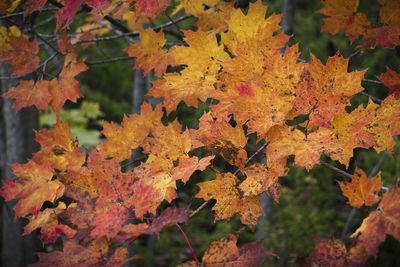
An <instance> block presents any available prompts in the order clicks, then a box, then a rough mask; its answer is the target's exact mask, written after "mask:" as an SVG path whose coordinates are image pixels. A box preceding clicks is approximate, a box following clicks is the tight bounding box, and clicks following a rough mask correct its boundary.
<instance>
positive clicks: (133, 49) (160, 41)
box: [124, 1, 175, 77]
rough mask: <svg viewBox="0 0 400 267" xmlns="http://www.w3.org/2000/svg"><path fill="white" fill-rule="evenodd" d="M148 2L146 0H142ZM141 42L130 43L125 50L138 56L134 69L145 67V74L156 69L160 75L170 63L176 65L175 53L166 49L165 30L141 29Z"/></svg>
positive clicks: (131, 55) (132, 55) (159, 75)
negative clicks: (172, 53)
mask: <svg viewBox="0 0 400 267" xmlns="http://www.w3.org/2000/svg"><path fill="white" fill-rule="evenodd" d="M142 2H146V1H142ZM139 37H140V43H137V44H130V45H129V46H128V47H127V48H125V50H124V51H125V52H126V53H128V55H129V56H130V57H136V58H137V59H136V60H135V66H134V69H143V70H144V72H143V75H146V74H147V73H149V72H150V71H151V70H152V69H154V74H155V75H156V76H158V77H161V75H162V74H163V73H164V72H165V71H166V69H167V67H168V65H175V60H174V57H173V55H171V54H170V53H168V50H167V49H164V48H163V47H164V45H165V42H166V40H165V39H164V32H162V31H160V32H155V31H153V29H151V28H150V29H148V30H143V29H141V30H139Z"/></svg>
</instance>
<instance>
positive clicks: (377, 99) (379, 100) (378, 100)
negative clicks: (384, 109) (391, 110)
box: [360, 92, 383, 103]
mask: <svg viewBox="0 0 400 267" xmlns="http://www.w3.org/2000/svg"><path fill="white" fill-rule="evenodd" d="M360 94H361V95H365V96H368V97H370V98H371V99H372V100H374V101H375V102H378V103H382V101H383V100H382V99H379V98H377V97H375V96H372V95H370V94H368V93H366V92H360Z"/></svg>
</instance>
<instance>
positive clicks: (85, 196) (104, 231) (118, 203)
mask: <svg viewBox="0 0 400 267" xmlns="http://www.w3.org/2000/svg"><path fill="white" fill-rule="evenodd" d="M107 157H108V155H107V154H106V153H105V152H104V151H96V150H93V151H91V152H90V153H89V157H88V162H87V167H82V168H81V169H79V170H77V171H76V172H68V173H66V174H64V175H62V181H63V183H64V184H65V185H67V189H66V192H65V194H66V195H67V196H68V197H70V198H72V199H74V200H76V201H77V202H78V205H77V207H76V208H75V209H69V210H68V211H67V212H68V214H70V220H71V221H72V222H74V223H76V222H79V223H76V224H77V225H80V226H81V227H82V228H85V227H87V228H90V236H91V237H94V238H96V237H97V238H99V237H101V236H103V235H107V236H108V237H109V238H111V237H114V236H116V235H117V234H118V231H119V230H120V228H121V227H122V224H123V223H124V222H125V221H126V219H127V216H128V209H126V208H124V207H123V206H125V207H130V206H132V198H133V192H132V187H133V185H134V183H135V181H136V180H137V178H136V177H134V176H133V175H132V173H122V172H121V167H120V165H119V162H118V161H117V160H116V159H108V160H106V158H107ZM80 210H82V211H84V210H86V211H85V212H84V213H82V212H80ZM104 218H109V219H107V220H105V219H104ZM85 225H87V226H85Z"/></svg>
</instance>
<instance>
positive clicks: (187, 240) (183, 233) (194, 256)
mask: <svg viewBox="0 0 400 267" xmlns="http://www.w3.org/2000/svg"><path fill="white" fill-rule="evenodd" d="M175 225H176V226H177V227H178V228H179V230H181V233H182V235H183V237H184V238H185V240H186V243H187V244H188V246H189V248H190V251H191V252H192V255H193V258H194V260H195V261H196V262H198V263H199V260H198V259H197V257H196V254H194V251H193V248H192V246H191V245H190V242H189V239H188V238H187V236H186V234H185V232H184V231H183V229H182V228H181V227H180V226H179V224H178V223H175Z"/></svg>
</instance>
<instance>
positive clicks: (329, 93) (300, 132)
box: [0, 0, 400, 266]
mask: <svg viewBox="0 0 400 267" xmlns="http://www.w3.org/2000/svg"><path fill="white" fill-rule="evenodd" d="M49 2H52V4H54V5H56V6H57V7H58V8H59V9H58V11H57V12H56V14H55V19H56V24H55V25H54V28H55V32H56V34H55V35H54V36H55V37H56V38H55V39H54V40H53V41H54V42H56V43H57V46H49V44H48V43H46V42H47V41H46V42H44V43H45V44H46V45H47V46H49V47H50V48H51V49H52V50H54V51H53V52H55V54H54V56H58V57H60V59H59V62H62V63H61V65H60V68H59V69H58V73H55V74H56V75H55V76H54V75H47V74H48V73H47V72H46V68H47V63H48V62H47V61H44V62H42V65H40V66H41V67H43V70H42V74H41V75H40V77H39V78H37V79H31V77H30V76H29V77H28V76H27V77H26V79H24V80H20V81H19V85H18V86H15V87H12V88H10V89H9V91H8V92H6V93H5V94H4V96H5V97H7V98H14V99H16V100H15V103H14V107H15V109H17V110H19V109H21V108H24V107H28V106H31V105H35V106H36V107H37V108H40V109H44V110H47V109H48V107H49V106H50V107H51V108H52V110H53V111H55V112H56V114H57V119H56V123H55V124H54V129H53V130H47V129H43V130H40V131H37V132H36V141H37V142H38V143H39V144H40V145H41V149H40V150H39V151H38V152H36V153H35V154H34V155H33V157H32V158H31V159H30V160H29V161H28V162H27V163H25V164H20V163H16V164H13V165H12V169H13V171H14V174H15V176H17V178H16V179H15V180H6V181H4V186H3V187H2V188H1V189H0V193H1V195H2V196H3V197H4V199H5V200H6V201H9V200H11V199H19V201H18V203H17V205H16V206H15V207H14V210H15V214H16V217H17V218H19V217H25V218H27V219H28V220H29V223H28V224H27V225H26V227H25V231H24V234H28V233H30V232H32V231H33V230H34V229H38V228H41V230H40V231H41V233H42V234H41V240H42V242H43V243H47V242H54V241H55V240H56V239H57V238H58V237H59V236H61V238H62V240H63V250H62V251H53V252H52V253H49V254H44V253H40V254H38V256H39V258H40V262H39V263H38V264H37V265H54V266H71V265H73V266H75V265H83V266H91V265H92V266H97V265H102V266H115V265H122V264H124V263H125V262H126V261H127V260H128V259H127V249H126V247H124V246H123V245H124V244H125V242H126V241H128V240H130V239H132V238H134V239H135V238H137V237H139V236H140V235H142V234H153V233H157V234H158V233H160V231H161V230H162V229H163V228H166V227H169V226H172V225H177V224H178V223H183V222H185V223H186V222H188V221H189V219H190V217H191V216H194V215H195V214H196V213H197V212H198V211H194V212H193V213H189V211H188V208H175V207H174V204H176V203H179V202H178V201H177V200H176V199H178V198H180V199H185V201H186V202H190V201H191V199H192V197H196V198H201V199H204V200H205V201H206V202H205V204H207V203H208V202H209V201H210V200H215V204H214V206H213V208H212V210H213V211H214V212H215V221H219V220H226V221H229V220H231V218H232V217H233V216H234V215H235V214H238V215H239V216H238V217H240V221H241V223H242V224H245V225H247V226H248V227H249V228H250V229H251V230H254V229H255V227H256V225H257V223H258V219H259V217H261V216H263V215H265V213H264V211H263V209H262V207H261V205H260V201H259V199H260V195H261V194H263V193H267V194H268V195H270V196H271V197H272V198H273V199H274V200H275V201H278V199H279V197H280V195H281V191H282V186H281V185H280V183H279V177H282V176H285V175H287V173H288V167H287V162H288V159H289V162H291V158H289V157H290V156H294V164H295V165H299V166H303V167H305V168H306V169H307V170H308V171H309V170H311V169H312V168H314V166H315V165H316V164H320V163H321V156H324V157H330V158H331V159H333V160H337V161H339V162H340V163H342V164H344V165H345V166H346V167H349V164H350V160H351V159H352V158H353V157H354V149H355V148H364V149H368V148H371V147H373V148H374V149H375V151H376V152H378V153H379V152H382V151H387V152H389V153H393V151H394V149H393V148H394V145H395V140H394V139H393V136H396V135H399V134H400V120H399V119H398V118H400V102H399V96H398V91H399V90H398V87H399V82H398V81H399V79H398V74H397V72H395V71H392V70H391V69H387V71H386V72H385V73H383V74H381V75H380V76H378V78H379V79H380V80H381V81H382V82H383V84H384V85H386V86H388V87H389V88H390V90H391V92H390V94H389V95H388V96H387V97H386V98H385V99H383V100H382V101H376V102H379V104H376V103H374V102H372V101H370V102H369V103H368V105H367V106H366V107H363V106H361V105H360V106H359V107H358V108H356V109H354V108H350V107H349V106H350V105H351V100H353V99H354V96H356V95H357V94H359V93H361V92H362V91H364V87H363V86H362V84H361V82H362V81H363V79H364V75H365V73H366V70H365V69H364V70H354V71H351V72H349V61H350V59H349V58H344V57H343V56H342V55H341V53H340V52H336V53H335V54H334V55H333V56H331V57H329V58H328V59H327V61H326V63H323V61H321V60H320V59H318V58H317V57H316V56H315V55H313V54H310V57H311V60H310V62H303V60H301V59H300V58H299V56H300V52H299V45H297V44H296V45H292V46H288V42H289V40H290V36H288V35H286V34H284V33H283V32H282V31H281V26H280V23H281V19H282V16H281V15H276V14H272V15H270V16H268V17H267V18H266V14H267V12H268V7H267V6H265V5H263V3H262V1H256V2H255V3H250V5H249V8H248V9H247V10H246V11H245V12H244V10H241V9H236V8H234V4H233V3H228V2H220V1H216V0H207V1H184V0H182V1H178V2H179V3H178V6H176V7H175V10H174V11H172V12H170V11H169V10H167V9H166V8H167V6H169V5H170V3H171V1H169V0H163V1H159V0H157V1H156V0H142V1H105V0H102V1H94V0H86V1H83V0H65V1H63V2H62V3H59V2H55V1H49ZM379 3H380V4H381V8H380V13H379V18H380V21H379V22H378V23H372V22H370V21H369V20H368V19H367V18H366V16H365V15H364V14H362V13H360V12H359V11H358V5H359V1H355V0H354V1H333V0H326V1H323V5H324V7H323V8H322V9H321V10H320V11H319V12H320V13H323V14H325V15H326V16H327V18H324V23H325V24H324V28H323V31H326V32H329V33H331V34H336V33H338V32H339V31H341V30H345V33H346V35H347V36H348V38H349V39H350V41H351V42H356V40H357V39H358V38H359V36H361V35H362V38H363V40H364V41H365V42H364V43H360V44H357V45H358V46H360V47H361V49H362V50H363V51H365V50H366V49H370V48H375V47H376V46H377V45H381V46H383V47H386V48H394V47H395V46H396V45H398V44H399V38H398V37H399V34H400V30H399V25H400V23H399V20H398V19H397V17H398V16H395V15H394V14H397V13H399V12H400V9H399V8H400V5H399V4H396V3H395V1H383V0H381V1H379ZM45 4H46V1H34V0H31V1H26V3H25V5H24V6H23V8H24V14H25V15H28V14H31V13H32V12H36V11H40V10H42V9H43V8H44V6H45ZM15 5H17V4H10V3H7V4H6V5H2V6H0V11H1V12H6V13H8V12H12V10H13V9H14V8H15ZM181 9H184V10H185V12H186V13H191V14H193V15H195V16H197V17H198V21H197V22H196V26H197V28H198V29H197V31H192V30H181V31H180V32H179V33H175V38H176V39H177V40H178V42H179V43H178V44H179V45H172V47H169V46H170V44H169V43H168V44H167V39H168V38H171V36H170V35H174V34H171V31H168V30H165V31H163V30H160V29H162V28H163V27H167V26H165V25H164V26H162V27H153V28H149V29H142V27H141V26H142V25H140V24H141V23H142V22H143V21H146V22H147V23H150V24H149V25H150V26H152V23H153V19H154V18H155V17H157V16H158V15H161V14H170V15H172V16H174V15H175V14H178V13H179V12H181V11H180V10H181ZM81 12H82V13H87V12H91V16H92V18H91V20H93V21H96V23H97V24H96V26H98V27H102V25H103V26H104V24H105V25H108V26H106V27H107V28H113V27H114V26H115V27H119V30H120V29H121V27H122V28H123V29H124V31H125V32H126V33H123V34H122V33H121V32H118V31H119V30H118V31H117V36H111V37H105V38H104V39H100V38H98V39H97V40H96V38H97V36H96V34H97V35H100V34H101V33H100V30H99V31H97V30H96V32H95V33H94V32H92V33H89V32H88V31H91V30H93V28H92V27H81V28H79V32H76V31H75V28H76V27H75V26H74V22H75V21H76V20H75V16H77V17H78V16H80V15H77V14H78V13H81ZM396 12H397V13H396ZM82 16H83V15H82ZM145 16H147V17H149V18H147V19H143V17H145ZM168 16H169V15H168ZM123 17H125V19H126V20H127V21H128V27H131V28H136V27H138V28H139V30H138V31H137V32H129V29H128V30H127V28H126V27H125V26H124V25H123V24H121V23H120V22H118V21H117V20H119V19H122V18H123ZM188 17H189V16H187V17H186V18H188ZM214 17H215V18H216V19H215V20H213V19H211V18H214ZM103 19H104V20H107V21H108V22H109V23H111V24H112V25H113V26H110V24H108V23H105V22H104V21H102V20H103ZM137 24H138V25H137ZM172 24H174V25H175V24H176V22H171V23H170V25H172ZM116 25H117V26H116ZM149 25H147V26H149ZM175 26H177V27H179V26H178V25H175ZM143 28H145V27H143ZM31 32H32V34H33V35H35V33H34V31H33V30H32V29H31ZM103 33H104V32H103ZM71 35H72V36H73V37H72V38H71ZM36 36H38V37H39V38H41V39H42V38H45V36H44V35H37V34H36ZM135 36H136V37H138V38H139V40H140V41H139V42H137V43H134V44H129V45H128V46H127V47H126V48H125V50H124V51H125V52H126V53H128V55H129V57H136V58H137V59H136V61H135V65H134V68H135V69H138V68H141V69H144V73H145V74H147V73H151V72H152V70H154V74H155V76H157V77H158V79H157V80H154V81H153V86H152V88H151V89H150V92H149V94H148V96H152V97H156V98H162V100H161V101H162V103H161V104H159V105H157V107H155V108H153V107H152V106H151V105H150V104H147V103H144V104H143V105H142V106H141V113H140V114H134V115H125V116H124V119H123V120H122V123H121V126H119V125H117V124H116V123H114V122H103V131H102V133H103V135H104V137H105V138H106V140H104V141H103V142H102V143H101V144H99V145H98V146H96V147H95V148H93V150H91V151H81V149H80V148H79V140H77V139H76V138H75V139H74V136H72V134H71V132H70V128H69V126H68V124H66V123H65V122H63V121H62V120H60V112H61V109H62V107H63V106H64V105H65V103H66V101H67V100H69V101H71V102H76V101H77V99H79V98H81V97H82V96H83V95H82V93H81V90H80V88H79V85H80V84H79V82H78V80H77V78H76V76H77V75H78V74H80V73H81V72H84V71H85V70H87V69H88V67H87V65H89V63H91V64H93V62H90V61H86V59H84V58H80V56H79V55H78V52H79V51H80V50H78V49H77V48H76V46H78V45H79V44H80V43H90V42H93V41H96V42H97V41H99V40H101V41H108V40H112V39H116V38H120V37H129V38H127V40H128V41H132V40H133V39H130V38H131V37H132V38H134V37H135ZM89 37H90V38H93V40H91V39H90V38H89ZM53 41H52V42H53ZM99 42H100V41H99ZM135 42H136V41H135ZM82 47H83V48H86V47H87V46H86V45H83V46H82ZM38 52H39V45H38V42H37V41H36V39H35V38H33V39H32V40H31V39H30V38H29V37H28V36H27V35H25V34H24V33H22V31H21V30H20V29H19V28H18V27H17V26H11V27H8V28H7V27H4V26H1V27H0V60H1V61H2V62H3V63H5V64H10V65H11V67H12V71H11V75H13V76H15V75H26V74H29V73H33V72H35V71H37V70H38V68H39V63H40V60H39V57H38V56H37V54H38ZM124 59H125V58H124ZM50 60H51V59H50ZM85 62H86V63H85ZM57 64H58V63H57ZM57 64H56V65H57ZM45 74H46V77H45ZM47 76H50V79H48V80H47V79H46V78H47ZM182 101H183V102H184V103H185V104H186V105H187V106H190V107H199V105H200V104H199V101H201V102H202V103H209V105H210V111H208V110H207V112H206V113H204V114H202V117H201V118H200V120H199V126H198V128H196V129H186V130H184V129H185V128H184V127H182V124H181V123H179V119H178V120H176V121H172V120H169V121H168V119H165V117H168V115H171V113H172V112H174V111H176V110H177V109H178V108H179V106H180V104H181V102H182ZM207 105H208V104H207ZM164 115H165V116H164ZM199 117H200V115H199ZM253 139H255V140H257V141H260V140H263V142H264V143H265V145H264V146H262V147H261V148H260V149H259V151H257V153H258V152H260V151H261V150H262V149H263V148H265V147H266V150H265V155H266V157H267V160H266V164H261V163H257V164H254V165H251V164H252V162H251V160H252V159H253V157H254V155H252V156H250V155H248V154H247V151H246V150H245V148H246V146H247V145H248V143H249V142H252V140H253ZM136 148H141V149H142V154H143V157H142V158H135V159H132V151H131V150H132V149H136ZM263 153H264V152H263ZM214 154H219V155H220V156H221V157H222V159H223V160H224V161H225V162H226V163H229V164H230V165H231V166H230V167H231V168H235V170H236V171H232V172H229V171H225V170H224V169H223V168H221V169H219V168H214V166H213V160H214V159H217V158H219V159H220V158H221V157H218V155H217V157H216V155H214ZM210 165H211V168H212V170H215V173H216V178H215V179H213V180H207V181H198V183H197V186H198V187H199V188H200V191H199V192H198V193H197V194H196V195H191V196H190V197H188V196H187V194H186V193H185V194H178V193H179V192H178V190H177V188H178V186H180V185H182V184H184V185H185V184H187V183H188V182H189V181H190V182H192V181H193V178H192V180H191V177H192V175H193V173H195V172H202V171H205V170H206V169H207V168H209V166H210ZM128 166H129V167H128ZM130 167H132V168H130ZM239 171H240V172H242V175H240V174H238V173H239ZM179 180H180V181H179ZM196 182H197V181H196ZM339 184H340V187H341V188H342V190H343V194H344V195H345V196H346V197H348V199H349V204H350V205H352V206H355V207H360V206H361V205H362V204H366V205H367V206H370V205H373V204H374V203H376V202H377V201H379V199H380V197H379V196H378V195H377V192H379V190H380V189H381V187H382V182H381V181H380V178H379V177H376V178H372V179H370V180H368V179H367V178H366V176H365V174H364V173H363V172H362V171H361V170H359V169H356V171H355V174H354V176H353V179H352V182H351V183H339ZM65 199H66V200H67V201H65ZM45 202H48V203H51V204H49V206H47V204H46V205H43V204H44V203H45ZM171 202H174V203H171ZM175 202H176V203H175ZM398 202H399V190H398V187H397V185H394V186H392V187H391V188H390V190H389V191H388V192H386V193H383V195H382V197H381V201H380V203H379V207H378V211H373V212H371V213H370V215H369V216H368V217H367V218H366V219H365V220H364V222H363V223H362V225H361V226H360V227H359V228H358V230H357V231H356V232H355V233H354V234H353V235H352V236H353V237H356V236H357V235H359V238H358V243H357V245H356V246H355V247H354V248H352V249H351V250H350V251H349V252H346V249H345V246H344V245H343V244H342V243H341V242H340V241H338V240H335V239H333V240H330V241H325V240H321V239H316V248H315V250H313V251H312V252H311V254H310V257H309V259H308V260H309V263H310V264H319V265H327V266H329V265H331V266H333V265H346V264H350V265H351V264H353V263H357V264H358V263H360V262H365V260H366V259H367V257H368V256H371V255H376V253H377V251H378V246H379V244H380V243H381V242H383V240H384V238H385V235H386V234H390V235H393V236H394V237H395V238H396V239H397V240H400V234H399V225H400V222H399V218H398V217H399V216H398V214H400V213H399V210H398V207H399V203H398ZM171 204H172V207H171V206H170V207H167V208H165V207H166V206H168V205H171ZM205 204H204V206H205ZM204 206H202V207H204ZM129 212H131V213H134V216H135V217H133V218H131V217H129V216H130V215H129ZM149 216H155V217H154V218H152V219H153V221H152V222H150V220H151V219H150V218H149ZM128 220H134V222H133V223H132V224H127V221H128ZM144 221H145V222H144ZM237 239H238V233H236V234H233V235H229V236H227V237H225V238H224V239H222V240H221V241H219V242H214V243H212V244H211V246H210V248H209V249H208V250H207V251H206V253H205V254H204V256H203V259H202V263H197V262H196V263H194V262H192V263H190V262H189V263H187V265H201V264H203V265H215V264H216V265H218V264H231V263H232V264H233V265H237V266H245V265H255V264H260V263H261V262H262V260H263V259H264V258H265V256H267V255H270V253H268V252H265V251H264V250H263V249H262V246H261V242H257V243H250V244H247V245H244V246H242V247H240V248H238V247H237V246H236V241H237Z"/></svg>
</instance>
